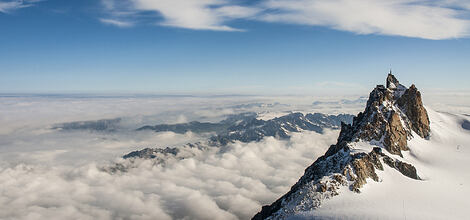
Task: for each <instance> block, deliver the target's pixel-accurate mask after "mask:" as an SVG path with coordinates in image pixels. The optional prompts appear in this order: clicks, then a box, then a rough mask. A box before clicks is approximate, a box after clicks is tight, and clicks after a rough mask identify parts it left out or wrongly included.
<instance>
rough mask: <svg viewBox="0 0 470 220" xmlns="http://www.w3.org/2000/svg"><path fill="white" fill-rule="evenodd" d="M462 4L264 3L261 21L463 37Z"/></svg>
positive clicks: (402, 0) (381, 0)
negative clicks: (265, 9) (264, 9)
mask: <svg viewBox="0 0 470 220" xmlns="http://www.w3.org/2000/svg"><path fill="white" fill-rule="evenodd" d="M463 3H464V2H462V1H440V0H433V1H426V0H267V1H265V2H263V5H264V7H265V8H268V9H270V10H276V12H273V13H269V12H268V13H265V14H263V15H262V16H261V20H264V21H269V22H283V23H292V24H302V25H314V26H327V27H330V28H333V29H337V30H342V31H350V32H354V33H357V34H381V35H396V36H405V37H417V38H425V39H447V38H459V37H466V36H468V34H469V33H470V32H469V30H470V20H469V19H468V18H465V17H464V16H465V14H466V15H469V13H470V11H469V10H468V8H462V7H460V8H457V6H465V7H466V5H465V4H463Z"/></svg>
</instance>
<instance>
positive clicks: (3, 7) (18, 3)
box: [0, 0, 42, 13]
mask: <svg viewBox="0 0 470 220" xmlns="http://www.w3.org/2000/svg"><path fill="white" fill-rule="evenodd" d="M40 1H42V0H14V1H0V13H10V12H12V11H15V10H18V9H21V8H27V7H31V6H33V5H34V3H37V2H40Z"/></svg>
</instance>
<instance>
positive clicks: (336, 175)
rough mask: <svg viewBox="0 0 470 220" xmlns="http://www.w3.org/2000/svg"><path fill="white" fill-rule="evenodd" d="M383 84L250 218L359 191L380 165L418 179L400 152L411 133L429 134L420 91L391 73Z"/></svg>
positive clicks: (283, 214) (304, 207) (282, 213)
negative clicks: (282, 192) (295, 179)
mask: <svg viewBox="0 0 470 220" xmlns="http://www.w3.org/2000/svg"><path fill="white" fill-rule="evenodd" d="M386 85H387V87H385V86H383V85H378V86H377V87H376V88H374V90H372V92H371V93H370V96H369V100H368V101H367V106H366V108H365V110H364V112H361V113H359V114H358V115H357V116H356V117H354V119H353V124H352V125H347V124H344V123H343V124H342V125H341V132H340V135H339V137H338V142H337V144H335V145H332V146H331V147H330V148H329V149H328V151H327V152H326V153H325V155H323V156H322V157H320V158H318V159H317V160H316V161H315V162H314V163H313V164H312V165H311V166H310V167H308V168H307V169H306V170H305V174H304V175H303V176H302V177H301V178H300V180H299V181H298V182H297V183H296V184H295V185H294V186H292V188H291V190H290V191H289V192H288V193H287V194H285V195H284V196H282V197H281V198H280V199H278V200H277V201H276V202H274V203H273V204H271V205H269V206H264V207H263V208H262V210H261V212H259V213H258V214H257V215H256V216H254V218H253V219H279V218H280V219H283V218H286V217H289V216H291V215H292V214H294V213H298V212H304V211H311V210H314V209H316V208H318V207H319V206H320V205H321V203H322V201H323V200H325V199H328V198H331V197H333V196H336V195H338V194H339V193H338V192H339V191H340V190H341V189H342V188H346V189H349V190H351V191H353V192H357V193H359V192H360V189H361V188H362V187H363V186H364V185H365V184H366V183H367V180H368V179H372V180H374V181H379V177H378V175H377V171H378V170H384V169H385V167H387V169H390V168H391V169H394V170H397V171H398V172H399V173H401V174H402V175H403V176H405V177H408V178H411V179H415V180H420V179H421V178H420V177H419V176H418V172H417V170H416V168H415V167H414V166H413V165H412V164H409V163H407V162H404V161H403V156H402V151H408V150H409V148H408V141H409V140H411V139H412V138H413V137H414V136H415V135H417V136H419V137H420V138H428V137H429V135H430V125H429V124H430V123H429V118H428V114H427V111H426V109H425V108H424V106H423V103H422V100H421V94H420V92H419V91H418V90H417V89H416V87H415V86H414V85H412V86H411V87H410V88H406V87H405V86H403V85H401V84H400V83H399V82H398V80H397V79H396V78H395V76H393V75H392V74H389V75H388V76H387V81H386ZM382 149H384V150H382ZM397 155H398V156H397Z"/></svg>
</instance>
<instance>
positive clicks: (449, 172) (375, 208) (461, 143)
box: [289, 108, 470, 219]
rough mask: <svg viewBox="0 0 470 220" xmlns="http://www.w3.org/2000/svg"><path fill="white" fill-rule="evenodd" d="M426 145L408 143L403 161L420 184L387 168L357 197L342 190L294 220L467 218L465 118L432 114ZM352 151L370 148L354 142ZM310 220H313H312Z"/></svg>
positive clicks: (469, 182) (469, 159) (469, 187)
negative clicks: (416, 172) (414, 172)
mask: <svg viewBox="0 0 470 220" xmlns="http://www.w3.org/2000/svg"><path fill="white" fill-rule="evenodd" d="M428 113H429V118H430V121H431V131H432V133H431V136H430V139H429V140H425V139H422V138H413V139H411V140H410V141H409V143H408V147H409V149H410V150H409V151H406V152H403V158H402V160H403V161H405V162H407V163H410V164H413V166H414V167H416V170H417V171H418V175H419V177H420V178H421V179H422V180H414V179H410V178H408V177H406V176H403V175H402V174H401V173H400V172H398V171H397V170H395V169H392V168H390V167H388V166H384V171H380V170H379V171H377V174H378V177H379V181H378V182H375V181H372V180H371V179H368V183H367V184H365V185H364V186H363V188H361V193H354V192H352V191H350V190H349V189H348V188H347V187H342V188H341V189H340V190H338V193H339V195H338V196H335V197H332V198H331V199H329V200H325V201H324V202H323V203H322V204H321V206H320V207H319V208H317V209H316V210H312V211H299V212H295V213H293V215H292V216H289V218H293V219H296V218H298V219H312V218H314V217H316V218H319V219H468V218H469V214H468V206H469V198H470V172H469V167H470V131H469V130H465V129H463V128H462V126H461V125H462V122H463V120H465V118H466V120H469V118H468V117H465V116H455V115H450V114H446V113H439V112H434V111H432V110H430V109H429V108H428ZM355 147H357V149H356V150H360V149H363V150H367V149H368V148H369V149H370V148H372V147H373V146H371V145H370V144H366V143H358V144H356V145H355ZM314 219H315V218H314Z"/></svg>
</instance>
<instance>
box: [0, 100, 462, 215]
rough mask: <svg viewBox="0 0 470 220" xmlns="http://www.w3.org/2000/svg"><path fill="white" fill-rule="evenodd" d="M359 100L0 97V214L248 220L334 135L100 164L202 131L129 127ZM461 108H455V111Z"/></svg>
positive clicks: (336, 108) (332, 109) (353, 107)
mask: <svg viewBox="0 0 470 220" xmlns="http://www.w3.org/2000/svg"><path fill="white" fill-rule="evenodd" d="M362 99H363V98H360V96H354V97H329V98H327V97H309V96H305V97H299V96H295V97H294V96H286V97H257V96H77V95H64V96H57V95H55V96H50V95H31V96H25V95H20V96H16V95H4V96H1V97H0V124H1V125H2V126H1V127H0V218H1V219H249V218H251V217H252V216H253V215H254V214H255V213H256V212H258V211H259V210H260V208H261V206H262V205H265V204H269V203H271V202H273V201H274V200H276V199H277V198H278V197H279V196H281V195H282V194H284V193H285V192H287V191H288V190H289V188H290V186H291V185H292V184H294V183H295V182H296V181H297V180H298V178H299V177H300V176H301V175H302V174H303V170H304V169H305V168H306V167H307V166H308V165H310V164H311V163H312V162H313V161H314V160H315V158H317V157H318V156H321V155H322V154H323V153H324V152H325V151H326V149H327V148H328V147H329V145H331V144H333V143H334V142H336V138H337V135H338V133H339V131H337V130H326V131H325V133H324V134H318V133H315V132H302V133H294V134H293V135H292V138H291V139H290V140H277V139H275V138H272V137H270V138H265V139H263V140H262V141H260V142H252V143H234V144H230V145H228V146H227V147H226V149H224V151H218V150H217V149H209V150H204V151H202V150H197V149H195V150H194V151H196V152H195V155H196V156H195V157H191V158H187V159H184V160H181V161H176V160H173V161H169V162H167V163H165V164H163V165H155V164H154V163H152V162H151V161H149V160H137V161H136V163H135V164H134V166H133V168H131V169H129V170H128V171H127V172H117V173H111V172H109V171H106V169H103V167H106V166H109V165H112V164H114V163H121V162H123V159H122V158H121V156H122V155H124V154H126V153H129V152H130V151H133V150H139V149H142V148H145V147H167V146H181V145H183V144H185V143H194V142H197V141H201V140H205V139H206V138H207V137H208V136H209V135H210V134H195V133H191V132H188V133H185V134H176V133H173V132H160V133H155V132H151V131H139V132H137V131H135V129H136V128H138V127H140V126H142V125H147V124H150V125H153V124H158V123H182V122H188V121H192V120H199V121H218V120H221V119H223V118H224V117H225V116H226V115H228V114H236V113H240V112H247V111H254V112H258V113H260V114H261V115H263V116H264V117H275V116H277V115H282V114H287V113H289V112H291V111H300V112H323V113H332V114H337V113H351V114H355V113H357V112H358V111H361V110H362V109H363V108H364V105H365V103H364V102H362V101H360V100H362ZM335 100H336V101H335ZM345 100H349V101H345ZM436 103H439V102H436ZM430 105H433V104H430ZM436 106H438V105H436ZM468 106H470V105H466V104H463V105H460V106H459V108H456V111H458V112H462V111H466V109H468ZM467 113H468V112H467ZM110 118H121V119H122V120H121V121H120V123H119V129H117V130H115V131H105V132H97V131H88V130H77V131H60V130H57V129H52V128H53V127H54V125H56V124H57V123H64V122H72V121H86V120H99V119H110Z"/></svg>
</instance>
